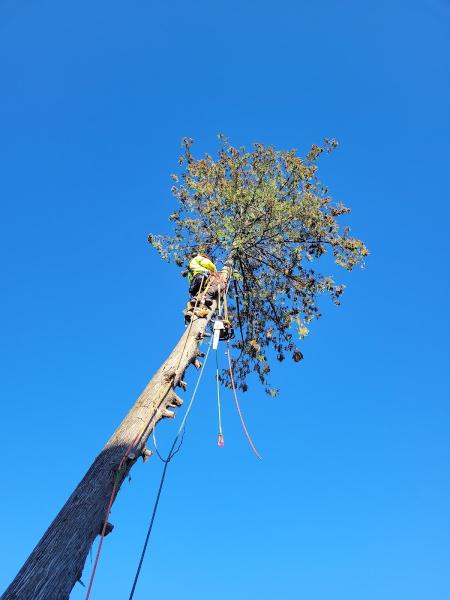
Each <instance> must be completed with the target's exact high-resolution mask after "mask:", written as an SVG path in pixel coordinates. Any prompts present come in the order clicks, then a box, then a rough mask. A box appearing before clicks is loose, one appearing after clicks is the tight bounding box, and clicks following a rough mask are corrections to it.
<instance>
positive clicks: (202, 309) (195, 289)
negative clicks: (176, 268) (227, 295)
mask: <svg viewBox="0 0 450 600" xmlns="http://www.w3.org/2000/svg"><path fill="white" fill-rule="evenodd" d="M215 273H217V269H216V265H215V264H214V263H213V261H212V260H211V258H210V257H209V256H208V255H207V254H205V253H204V252H200V251H199V252H198V253H197V254H196V255H195V256H194V257H193V258H192V259H191V261H190V263H189V267H188V270H187V277H188V281H189V296H190V300H189V302H188V304H187V308H186V310H185V312H184V314H185V319H186V321H190V319H191V317H192V316H193V314H194V310H195V316H197V317H205V316H206V315H207V314H208V309H207V308H206V306H205V305H204V303H203V302H201V300H202V297H201V294H202V293H203V294H204V293H205V292H206V291H207V288H208V280H209V278H210V276H212V275H213V274H215ZM211 291H212V290H211Z"/></svg>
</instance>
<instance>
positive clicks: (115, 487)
mask: <svg viewBox="0 0 450 600" xmlns="http://www.w3.org/2000/svg"><path fill="white" fill-rule="evenodd" d="M209 285H210V281H208V282H207V284H206V286H205V289H204V290H203V296H204V295H205V294H206V292H207V291H208V288H209ZM202 288H203V281H202V282H201V284H200V289H199V291H198V293H197V296H196V299H195V306H194V310H193V312H195V310H196V308H197V306H198V303H199V301H200V298H201V297H202V296H201V293H202ZM193 320H194V319H192V318H191V321H190V323H189V328H188V332H187V334H186V340H185V342H184V346H183V349H182V351H181V353H180V358H179V360H178V364H177V367H176V369H175V372H177V371H178V369H179V367H180V363H181V360H182V357H183V354H184V351H185V349H186V345H187V343H188V340H189V334H190V332H191V328H192V323H193ZM171 389H172V381H171V382H170V383H169V384H168V386H167V389H166V391H165V392H164V395H163V397H162V399H161V402H164V400H165V398H166V397H167V395H168V394H169V392H170V390H171ZM153 414H154V413H153ZM153 414H152V416H151V417H150V420H151V418H152V417H153ZM187 414H188V412H186V415H185V418H184V419H183V422H182V424H184V423H185V422H186V417H187ZM153 429H154V428H153ZM147 431H148V426H147V427H145V429H144V430H143V431H142V432H140V433H138V434H137V435H136V437H135V438H134V439H133V440H132V442H131V443H130V445H129V446H128V448H127V449H126V450H125V453H124V455H123V456H122V459H121V461H120V463H119V466H118V468H117V471H116V476H115V478H114V485H113V488H112V491H111V495H110V497H109V501H108V506H107V508H106V513H105V518H104V521H103V526H102V530H101V533H100V541H99V544H98V548H97V552H96V555H95V560H94V566H93V568H92V573H91V578H90V580H89V586H88V590H87V592H86V597H85V600H89V598H90V595H91V591H92V586H93V584H94V578H95V574H96V571H97V565H98V561H99V558H100V553H101V550H102V546H103V540H104V539H105V535H106V527H107V525H108V519H109V516H110V514H111V509H112V505H113V503H114V500H115V499H116V496H117V493H118V491H119V487H120V480H121V474H122V469H123V466H124V464H125V462H126V460H127V459H128V457H129V455H130V452H131V450H132V449H133V448H134V447H135V446H136V444H137V443H138V442H139V441H140V440H141V439H142V438H143V437H144V436H145V434H146V433H147ZM178 437H179V436H178ZM182 439H183V438H182V437H181V442H182ZM180 445H181V444H180ZM178 450H179V447H178V448H177V450H176V451H175V452H172V451H171V452H172V456H173V455H174V454H176V453H177V452H178ZM158 454H159V453H158Z"/></svg>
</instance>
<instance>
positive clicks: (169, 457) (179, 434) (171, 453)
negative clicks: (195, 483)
mask: <svg viewBox="0 0 450 600" xmlns="http://www.w3.org/2000/svg"><path fill="white" fill-rule="evenodd" d="M212 340H213V338H212V336H211V340H210V342H209V346H208V350H207V352H206V356H205V360H204V362H203V365H202V368H201V370H200V373H199V375H198V378H197V383H196V384H195V388H194V391H193V392H192V397H191V400H190V402H189V404H188V407H187V410H186V413H185V415H184V417H183V420H182V421H181V424H180V427H179V429H178V432H177V434H176V436H175V439H174V440H173V444H172V446H171V448H170V450H169V454H168V455H167V458H166V459H164V458H162V457H161V456H160V458H161V460H162V461H163V462H164V468H163V472H162V475H161V480H160V482H159V488H158V492H157V494H156V500H155V504H154V506H153V511H152V516H151V519H150V524H149V526H148V530H147V535H146V536H145V542H144V546H143V548H142V552H141V557H140V559H139V564H138V568H137V571H136V575H135V576H134V581H133V586H132V588H131V592H130V596H129V600H132V598H133V596H134V592H135V590H136V585H137V582H138V579H139V575H140V573H141V568H142V563H143V562H144V557H145V553H146V551H147V546H148V542H149V540H150V535H151V533H152V529H153V523H154V521H155V516H156V511H157V509H158V504H159V499H160V497H161V492H162V489H163V485H164V480H165V479H166V472H167V467H168V466H169V463H170V461H171V460H172V458H173V457H174V456H175V454H176V453H177V452H178V450H179V449H180V447H181V444H182V443H183V437H184V430H185V426H186V420H187V418H188V416H189V413H190V412H191V408H192V405H193V403H194V400H195V396H196V394H197V390H198V386H199V384H200V380H201V378H202V375H203V371H204V369H205V365H206V361H207V360H208V355H209V351H210V350H211V345H212ZM180 437H181V440H180V444H179V446H178V448H177V449H176V450H175V447H176V445H177V442H178V440H179V439H180ZM158 455H159V453H158Z"/></svg>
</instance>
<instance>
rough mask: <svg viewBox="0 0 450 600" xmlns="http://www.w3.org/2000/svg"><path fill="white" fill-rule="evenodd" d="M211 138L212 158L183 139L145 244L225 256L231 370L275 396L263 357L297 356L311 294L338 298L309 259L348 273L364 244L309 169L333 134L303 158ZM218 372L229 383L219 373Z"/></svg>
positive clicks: (331, 144) (181, 256) (169, 251)
mask: <svg viewBox="0 0 450 600" xmlns="http://www.w3.org/2000/svg"><path fill="white" fill-rule="evenodd" d="M219 140H220V147H219V151H218V157H217V158H216V159H214V158H213V157H212V156H210V155H209V154H205V155H204V156H203V157H202V158H196V157H194V155H193V154H192V143H193V140H192V139H190V138H185V139H184V140H183V154H182V155H181V156H180V158H179V161H178V162H179V166H180V173H179V174H172V175H171V177H172V179H173V180H174V185H173V187H172V193H173V195H174V197H175V198H176V200H177V205H178V206H177V209H176V210H175V212H173V213H172V214H171V215H170V216H169V219H170V221H172V223H173V226H174V232H173V234H172V235H153V234H150V235H149V242H150V243H151V244H152V246H153V247H154V248H155V249H156V250H157V251H158V252H159V254H160V256H161V257H162V258H163V259H164V260H166V261H168V262H175V264H176V265H178V266H179V267H184V266H185V265H186V263H187V262H189V259H190V258H191V257H192V256H193V255H194V254H195V253H197V252H206V253H207V254H208V255H210V256H212V257H213V258H214V260H216V261H223V262H224V261H225V260H227V259H228V260H231V261H232V263H233V280H232V282H231V285H230V287H229V292H228V297H229V312H230V317H231V318H234V319H235V320H237V322H238V323H237V324H238V325H239V331H240V334H239V336H238V339H236V340H235V341H234V343H233V346H234V347H235V348H237V349H238V350H239V356H238V357H237V358H235V359H234V361H233V362H234V372H235V378H236V380H237V382H238V384H239V387H240V388H241V389H242V390H244V391H245V390H246V389H247V387H248V383H247V380H248V376H249V374H250V373H251V372H252V371H254V372H255V373H256V374H257V376H258V377H259V379H260V381H261V383H262V384H263V385H264V386H265V389H266V392H267V393H269V394H270V395H273V396H274V395H276V393H277V390H276V389H274V388H272V387H271V386H270V385H269V383H268V379H267V378H268V374H269V372H270V360H271V358H272V357H276V358H277V359H278V360H279V361H282V360H284V359H285V357H286V355H287V354H289V355H291V357H292V359H293V360H294V361H296V362H298V361H300V360H301V359H302V358H303V355H302V352H301V351H300V349H299V348H298V345H299V340H301V339H303V338H304V337H305V335H306V334H307V333H308V324H309V323H310V322H311V321H312V320H313V319H315V318H318V317H319V316H320V312H319V308H318V306H317V302H318V297H319V296H320V295H321V294H324V293H326V294H328V295H329V296H330V297H331V299H332V300H333V302H334V303H335V304H339V303H340V297H341V295H342V293H343V291H344V286H343V285H339V284H337V283H335V281H334V279H333V277H332V276H330V275H323V274H321V273H319V272H317V271H316V270H315V268H312V267H313V266H315V265H314V263H315V262H317V261H318V260H319V259H321V258H322V257H324V256H325V255H327V254H328V255H331V256H332V257H333V258H334V262H335V263H336V264H337V265H338V266H339V267H343V268H345V269H347V270H348V271H351V270H352V269H353V268H354V267H356V266H358V265H363V263H364V259H365V257H366V256H368V250H367V248H366V246H365V244H364V243H363V242H362V241H361V240H359V239H357V238H355V237H353V236H351V235H350V228H349V227H348V226H342V225H340V224H339V223H338V219H339V218H340V217H342V216H343V215H346V214H347V213H349V212H350V209H349V208H347V207H346V206H344V205H343V204H342V203H340V202H339V203H335V202H333V199H332V197H331V196H330V195H329V193H328V189H327V188H326V187H325V186H324V185H323V184H322V183H321V182H320V181H319V179H318V176H317V169H318V166H317V162H318V158H319V156H320V155H321V154H322V153H330V152H331V151H332V150H334V149H335V148H336V146H337V142H336V141H335V140H325V142H324V145H323V146H317V145H313V146H312V147H311V149H310V151H309V152H308V154H307V155H306V156H305V157H304V158H300V157H299V156H298V155H297V152H296V150H276V149H275V148H273V147H272V146H266V145H264V144H259V143H255V144H253V149H252V150H250V151H248V150H246V149H245V148H243V147H241V148H235V147H233V146H232V145H230V144H229V142H228V140H227V139H226V138H225V136H223V135H220V136H219ZM329 263H330V261H327V263H326V264H327V265H328V264H329ZM330 267H331V265H330ZM223 380H224V382H225V384H226V385H229V383H230V382H229V380H228V378H227V376H226V375H225V374H224V376H223Z"/></svg>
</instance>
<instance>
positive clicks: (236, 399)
mask: <svg viewBox="0 0 450 600" xmlns="http://www.w3.org/2000/svg"><path fill="white" fill-rule="evenodd" d="M227 355H228V366H229V370H230V379H231V387H232V388H233V394H234V400H235V402H236V408H237V411H238V414H239V419H240V420H241V425H242V429H243V430H244V433H245V435H246V436H247V439H248V443H249V444H250V446H251V449H252V450H253V452H254V454H255V456H256V458H259V459H260V460H261V458H262V457H261V455H260V453H259V452H258V450H257V449H256V447H255V444H254V443H253V441H252V438H251V437H250V434H249V432H248V431H247V427H246V426H245V422H244V417H243V416H242V412H241V408H240V406H239V400H238V397H237V392H236V385H235V383H234V377H233V368H232V366H231V357H230V344H229V343H227Z"/></svg>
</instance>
